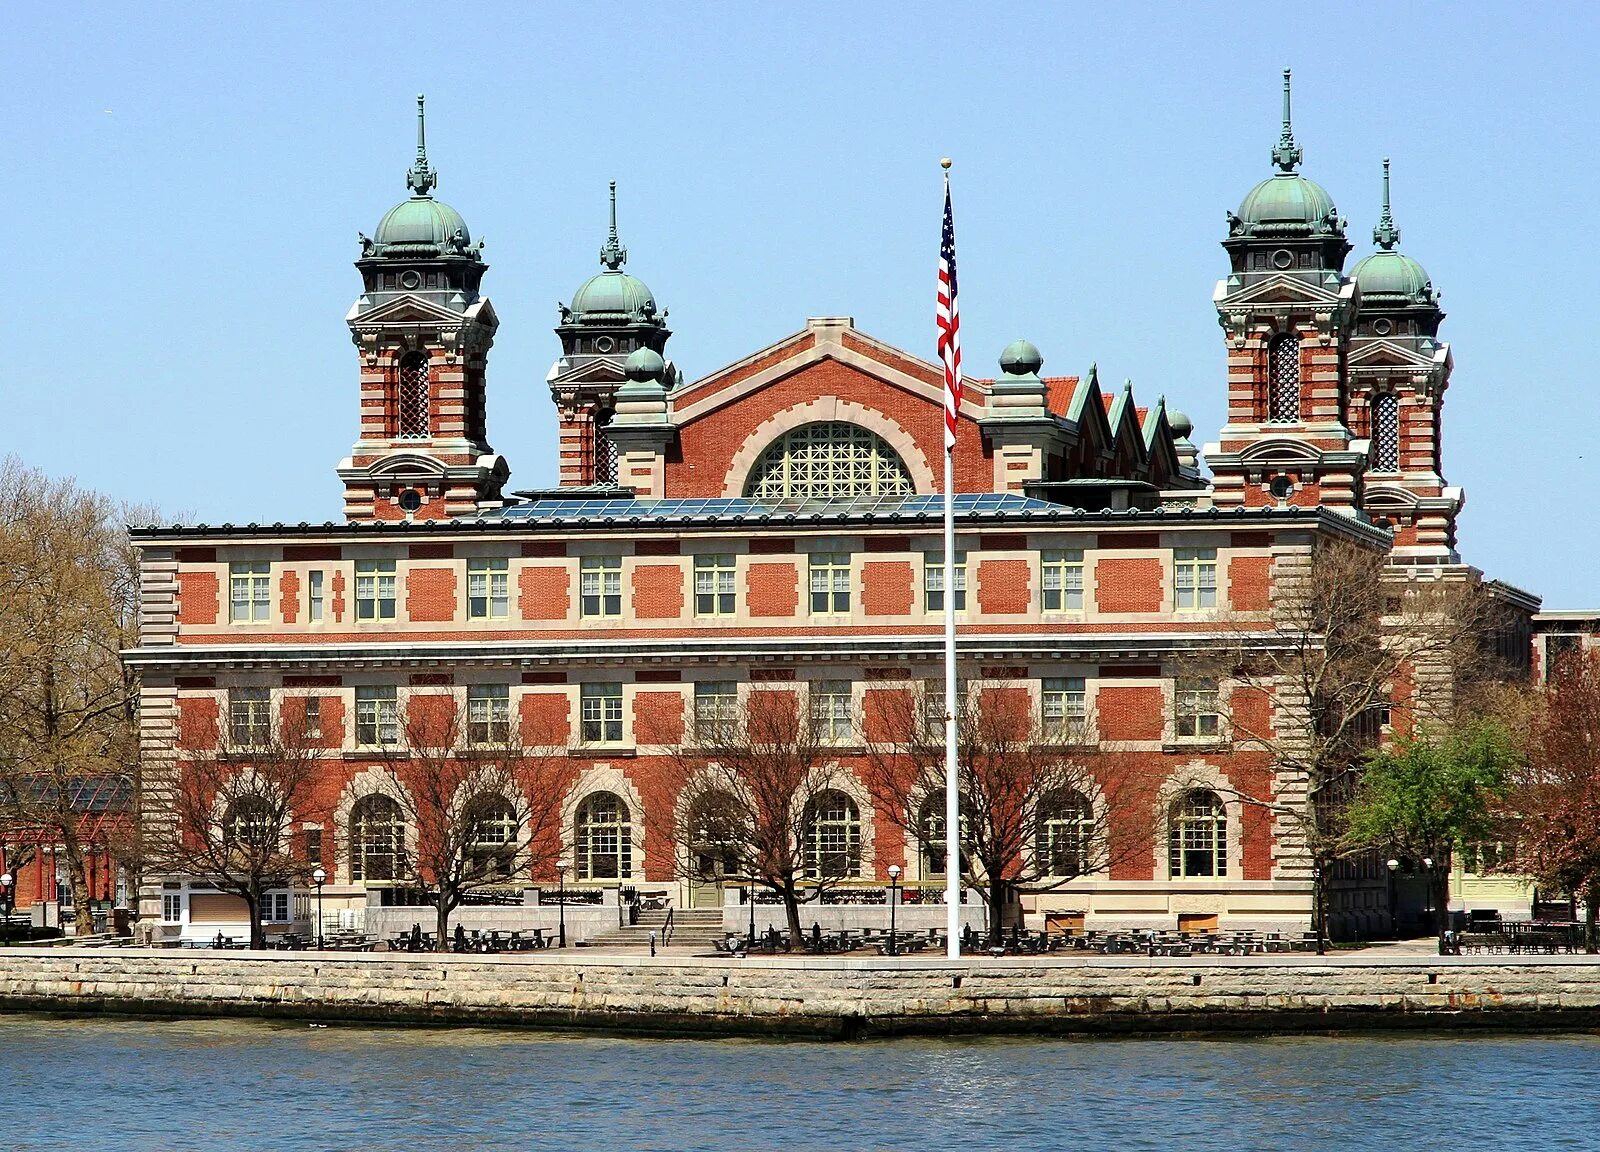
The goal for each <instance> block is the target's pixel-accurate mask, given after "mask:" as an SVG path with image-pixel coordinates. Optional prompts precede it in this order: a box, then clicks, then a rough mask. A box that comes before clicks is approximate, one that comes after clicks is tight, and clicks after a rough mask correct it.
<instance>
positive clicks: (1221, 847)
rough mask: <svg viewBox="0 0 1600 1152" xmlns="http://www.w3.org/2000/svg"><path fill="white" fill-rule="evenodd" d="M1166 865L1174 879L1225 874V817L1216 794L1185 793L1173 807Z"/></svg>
mask: <svg viewBox="0 0 1600 1152" xmlns="http://www.w3.org/2000/svg"><path fill="white" fill-rule="evenodd" d="M1167 865H1168V868H1169V870H1170V871H1171V874H1172V876H1173V878H1174V879H1179V878H1182V877H1205V876H1226V875H1227V874H1228V817H1227V812H1226V810H1225V809H1224V808H1223V806H1222V800H1221V799H1220V798H1219V797H1218V796H1217V794H1216V793H1215V792H1207V791H1205V790H1203V789H1201V790H1197V791H1194V792H1186V793H1184V795H1182V796H1180V797H1179V798H1178V799H1177V800H1176V801H1175V802H1174V803H1173V805H1172V812H1171V815H1170V817H1169V819H1168V832H1167Z"/></svg>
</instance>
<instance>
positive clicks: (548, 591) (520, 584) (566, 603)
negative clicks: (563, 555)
mask: <svg viewBox="0 0 1600 1152" xmlns="http://www.w3.org/2000/svg"><path fill="white" fill-rule="evenodd" d="M571 584H572V574H571V573H569V572H568V571H567V569H566V568H565V567H557V566H556V565H553V564H530V565H529V566H528V567H526V568H524V569H523V570H522V572H521V573H520V574H519V575H518V576H517V588H518V590H519V592H520V593H521V595H520V596H518V597H517V610H518V611H519V612H521V613H522V618H523V619H524V620H565V619H566V618H567V616H568V615H569V614H570V613H571V611H572V598H571Z"/></svg>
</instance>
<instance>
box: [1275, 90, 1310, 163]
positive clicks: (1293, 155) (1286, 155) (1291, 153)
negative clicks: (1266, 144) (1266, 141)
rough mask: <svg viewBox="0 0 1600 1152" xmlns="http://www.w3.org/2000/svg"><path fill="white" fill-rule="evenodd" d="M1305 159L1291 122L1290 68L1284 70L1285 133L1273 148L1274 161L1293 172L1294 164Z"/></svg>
mask: <svg viewBox="0 0 1600 1152" xmlns="http://www.w3.org/2000/svg"><path fill="white" fill-rule="evenodd" d="M1303 159H1305V152H1304V151H1302V150H1301V148H1300V145H1298V144H1296V143H1295V141H1294V128H1293V126H1292V125H1291V124H1290V123H1289V69H1287V68H1285V69H1284V70H1283V134H1282V135H1281V136H1279V137H1278V146H1277V147H1276V148H1274V149H1273V150H1272V162H1273V163H1274V164H1276V165H1277V166H1278V169H1279V170H1280V171H1282V172H1293V171H1294V166H1295V165H1296V164H1298V163H1300V161H1301V160H1303Z"/></svg>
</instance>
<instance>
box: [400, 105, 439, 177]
mask: <svg viewBox="0 0 1600 1152" xmlns="http://www.w3.org/2000/svg"><path fill="white" fill-rule="evenodd" d="M426 101H427V97H426V96H424V95H423V94H422V93H420V92H418V93H417V159H416V162H415V163H413V164H412V165H411V170H410V171H409V172H407V173H406V187H407V188H409V189H411V190H412V191H413V192H415V193H416V194H417V195H418V196H426V195H427V194H428V192H429V191H430V190H432V189H433V188H435V187H437V186H438V184H439V174H438V173H437V172H435V171H434V170H433V169H432V168H429V167H428V126H427V118H426V116H425V115H424V112H423V104H424V103H425V102H426Z"/></svg>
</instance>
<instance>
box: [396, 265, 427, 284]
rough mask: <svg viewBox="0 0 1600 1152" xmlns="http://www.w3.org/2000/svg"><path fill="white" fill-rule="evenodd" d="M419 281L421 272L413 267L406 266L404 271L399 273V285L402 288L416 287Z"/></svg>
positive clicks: (420, 281)
mask: <svg viewBox="0 0 1600 1152" xmlns="http://www.w3.org/2000/svg"><path fill="white" fill-rule="evenodd" d="M421 283H422V273H421V272H418V271H417V270H416V269H415V268H407V269H406V270H405V271H404V272H402V273H400V287H402V288H416V287H417V286H419V285H420V284H421Z"/></svg>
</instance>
